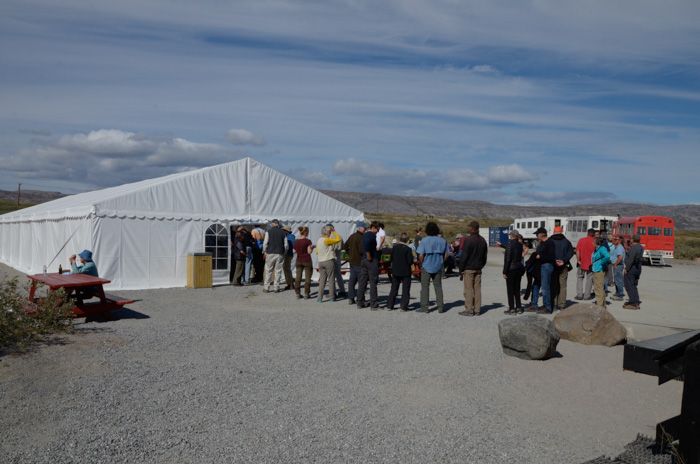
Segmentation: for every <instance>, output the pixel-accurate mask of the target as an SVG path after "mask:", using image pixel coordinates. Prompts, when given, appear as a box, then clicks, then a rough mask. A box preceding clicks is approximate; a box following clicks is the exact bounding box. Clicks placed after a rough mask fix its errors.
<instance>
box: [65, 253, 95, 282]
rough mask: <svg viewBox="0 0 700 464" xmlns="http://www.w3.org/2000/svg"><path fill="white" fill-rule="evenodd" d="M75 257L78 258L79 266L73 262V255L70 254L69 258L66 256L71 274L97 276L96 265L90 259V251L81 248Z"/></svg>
mask: <svg viewBox="0 0 700 464" xmlns="http://www.w3.org/2000/svg"><path fill="white" fill-rule="evenodd" d="M77 257H78V258H80V263H81V264H80V266H78V265H77V264H76V262H75V261H76V256H75V255H72V256H71V257H70V258H68V261H69V262H70V267H71V270H72V272H73V274H87V275H91V276H94V277H99V275H98V273H97V266H95V262H94V261H93V260H92V251H90V250H83V251H81V252H80V253H78V256H77Z"/></svg>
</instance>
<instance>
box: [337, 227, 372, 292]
mask: <svg viewBox="0 0 700 464" xmlns="http://www.w3.org/2000/svg"><path fill="white" fill-rule="evenodd" d="M355 229H356V231H355V233H353V234H352V235H350V237H348V239H347V241H346V242H345V245H343V250H345V252H346V253H347V254H348V257H349V258H348V263H349V264H350V279H348V298H349V299H350V301H349V304H351V305H354V304H355V303H356V302H355V295H356V293H357V292H356V290H355V287H356V285H357V282H358V280H359V279H360V273H361V272H362V234H364V233H365V231H366V230H367V224H365V223H364V222H358V223H357V224H356V225H355Z"/></svg>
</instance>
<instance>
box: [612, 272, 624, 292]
mask: <svg viewBox="0 0 700 464" xmlns="http://www.w3.org/2000/svg"><path fill="white" fill-rule="evenodd" d="M624 272H625V265H624V264H618V265H617V266H615V267H614V268H613V275H614V276H615V288H616V291H615V296H618V297H620V298H624V297H625V286H624V283H623V280H624Z"/></svg>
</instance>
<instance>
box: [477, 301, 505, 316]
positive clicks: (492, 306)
mask: <svg viewBox="0 0 700 464" xmlns="http://www.w3.org/2000/svg"><path fill="white" fill-rule="evenodd" d="M504 306H505V305H504V304H503V303H491V304H490V305H485V306H483V305H482V306H481V314H486V313H487V312H489V311H491V310H493V309H498V308H503V307H504Z"/></svg>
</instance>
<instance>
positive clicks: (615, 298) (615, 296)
mask: <svg viewBox="0 0 700 464" xmlns="http://www.w3.org/2000/svg"><path fill="white" fill-rule="evenodd" d="M610 299H611V300H615V301H622V300H623V299H624V298H622V297H621V296H617V295H613V296H611V297H610Z"/></svg>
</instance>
